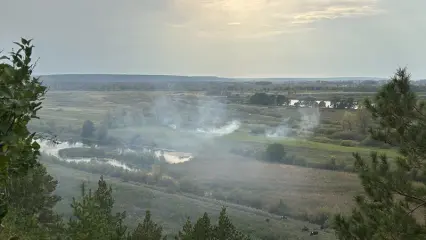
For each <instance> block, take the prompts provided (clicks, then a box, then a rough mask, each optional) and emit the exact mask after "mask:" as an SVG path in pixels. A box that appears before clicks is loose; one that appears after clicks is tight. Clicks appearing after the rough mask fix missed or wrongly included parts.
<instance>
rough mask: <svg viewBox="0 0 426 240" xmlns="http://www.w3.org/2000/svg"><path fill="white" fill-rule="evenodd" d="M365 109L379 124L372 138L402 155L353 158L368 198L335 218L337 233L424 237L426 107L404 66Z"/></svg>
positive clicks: (402, 239) (349, 236) (373, 239)
mask: <svg viewBox="0 0 426 240" xmlns="http://www.w3.org/2000/svg"><path fill="white" fill-rule="evenodd" d="M365 107H366V109H368V110H369V111H370V113H371V114H372V117H373V120H375V121H376V122H377V123H378V127H376V128H370V133H371V135H372V138H373V139H375V140H379V141H382V142H385V143H388V144H390V145H393V146H395V147H397V148H398V149H399V153H400V154H401V156H400V157H397V158H396V159H392V160H389V159H388V157H387V156H386V155H380V156H379V155H378V154H377V153H372V154H371V158H370V159H369V160H367V159H364V158H362V157H361V156H360V155H359V154H354V156H355V167H356V169H357V171H358V173H359V177H360V179H361V182H362V185H363V187H364V194H363V195H361V196H357V197H356V208H354V209H353V210H352V214H351V215H350V216H342V215H337V216H336V217H335V223H334V224H335V230H336V234H337V236H338V238H339V239H342V240H343V239H345V240H351V239H354V240H355V239H357V240H358V239H366V240H367V239H369V240H370V239H371V240H376V239H377V240H378V239H389V240H391V239H392V240H396V239H398V240H405V239H410V240H411V239H426V224H425V222H426V182H425V181H424V179H426V178H425V177H426V147H425V146H426V108H425V103H424V102H422V101H419V100H418V99H417V96H416V94H415V93H414V92H413V91H412V90H411V85H410V75H409V74H408V73H407V70H406V69H405V68H404V69H398V70H397V72H396V73H395V75H394V76H393V77H392V79H391V80H390V82H389V83H387V84H386V85H384V86H383V87H382V89H381V90H380V91H379V92H378V93H377V94H376V96H375V98H374V102H372V101H370V100H366V101H365ZM417 180H420V181H417Z"/></svg>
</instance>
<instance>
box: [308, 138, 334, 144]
mask: <svg viewBox="0 0 426 240" xmlns="http://www.w3.org/2000/svg"><path fill="white" fill-rule="evenodd" d="M310 140H311V141H313V142H320V143H333V144H336V143H337V142H338V141H336V140H333V139H330V138H328V137H313V138H311V139H310Z"/></svg>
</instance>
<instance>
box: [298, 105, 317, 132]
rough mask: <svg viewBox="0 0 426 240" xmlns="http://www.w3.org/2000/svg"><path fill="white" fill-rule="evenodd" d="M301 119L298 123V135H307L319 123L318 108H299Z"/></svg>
mask: <svg viewBox="0 0 426 240" xmlns="http://www.w3.org/2000/svg"><path fill="white" fill-rule="evenodd" d="M299 112H300V115H301V121H300V124H299V129H298V135H299V136H301V137H307V136H308V135H310V134H312V130H314V128H316V127H317V126H318V125H319V123H320V111H319V108H300V109H299Z"/></svg>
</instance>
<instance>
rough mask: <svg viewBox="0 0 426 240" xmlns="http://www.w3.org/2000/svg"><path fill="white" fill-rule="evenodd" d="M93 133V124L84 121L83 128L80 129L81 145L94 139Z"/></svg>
mask: <svg viewBox="0 0 426 240" xmlns="http://www.w3.org/2000/svg"><path fill="white" fill-rule="evenodd" d="M95 131H96V129H95V124H94V123H93V122H92V121H90V120H86V121H84V123H83V126H82V128H81V138H82V141H83V143H86V144H89V143H90V140H93V138H94V134H95Z"/></svg>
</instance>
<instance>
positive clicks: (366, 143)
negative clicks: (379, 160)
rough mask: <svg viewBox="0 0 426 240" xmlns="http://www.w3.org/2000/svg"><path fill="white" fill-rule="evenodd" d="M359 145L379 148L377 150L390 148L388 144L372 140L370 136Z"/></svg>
mask: <svg viewBox="0 0 426 240" xmlns="http://www.w3.org/2000/svg"><path fill="white" fill-rule="evenodd" d="M360 144H361V145H362V146H367V147H379V148H390V147H391V146H390V145H389V144H386V143H383V142H380V141H377V140H374V139H372V138H371V136H368V137H366V138H365V139H364V140H362V141H361V143H360Z"/></svg>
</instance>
